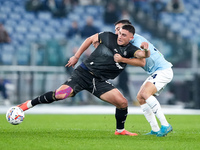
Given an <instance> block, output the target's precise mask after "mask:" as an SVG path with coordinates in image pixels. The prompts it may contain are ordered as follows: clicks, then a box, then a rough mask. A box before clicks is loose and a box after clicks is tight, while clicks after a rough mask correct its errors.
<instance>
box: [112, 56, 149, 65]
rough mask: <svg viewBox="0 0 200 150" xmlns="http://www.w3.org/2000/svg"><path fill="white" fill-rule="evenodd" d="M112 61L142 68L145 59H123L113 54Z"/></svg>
mask: <svg viewBox="0 0 200 150" xmlns="http://www.w3.org/2000/svg"><path fill="white" fill-rule="evenodd" d="M114 60H115V62H123V63H126V64H129V65H132V66H139V67H144V66H145V64H146V60H145V58H131V59H130V58H125V57H122V56H121V55H120V54H115V55H114Z"/></svg>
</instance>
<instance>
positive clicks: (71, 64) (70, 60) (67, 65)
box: [65, 56, 78, 67]
mask: <svg viewBox="0 0 200 150" xmlns="http://www.w3.org/2000/svg"><path fill="white" fill-rule="evenodd" d="M77 62H78V58H77V57H75V56H72V57H71V58H70V59H69V61H68V63H67V64H66V65H65V67H71V66H72V67H74V66H75V65H76V63H77Z"/></svg>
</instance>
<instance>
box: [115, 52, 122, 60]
mask: <svg viewBox="0 0 200 150" xmlns="http://www.w3.org/2000/svg"><path fill="white" fill-rule="evenodd" d="M121 59H122V56H121V55H120V54H115V55H114V61H115V62H121Z"/></svg>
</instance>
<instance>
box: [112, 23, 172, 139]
mask: <svg viewBox="0 0 200 150" xmlns="http://www.w3.org/2000/svg"><path fill="white" fill-rule="evenodd" d="M125 24H131V23H130V21H129V20H120V21H118V22H116V23H115V33H116V34H118V31H119V29H120V28H121V27H122V26H123V25H125ZM130 42H131V43H132V44H133V45H135V46H137V47H141V48H142V47H144V45H145V44H148V45H149V49H150V52H151V55H150V57H149V58H146V59H145V61H146V63H145V66H144V67H142V68H143V69H144V70H145V71H146V72H147V73H148V74H149V75H150V76H149V77H148V78H147V79H146V80H145V81H144V83H143V84H142V86H141V88H140V90H139V92H138V94H137V100H138V101H139V103H140V106H141V108H142V110H143V113H144V116H145V117H146V119H147V121H148V122H149V123H150V126H151V129H152V130H151V132H149V133H147V135H156V136H158V137H163V136H166V135H167V134H168V133H169V132H171V131H172V126H171V125H170V124H169V123H168V121H167V120H166V118H165V115H164V113H163V112H162V110H161V106H160V103H159V102H158V100H157V99H156V97H155V96H158V95H159V94H160V92H161V91H162V90H163V88H164V87H165V86H166V85H167V84H168V83H169V82H171V80H172V78H173V71H172V68H171V67H172V64H171V63H170V62H168V61H167V60H166V59H165V58H164V56H163V55H162V54H161V53H160V52H159V51H158V50H157V49H156V48H155V47H154V46H153V44H151V43H150V42H149V41H148V40H146V39H145V38H144V37H142V36H140V35H139V34H134V38H133V39H132V40H131V41H130ZM114 59H115V61H116V62H123V63H127V64H130V65H134V66H137V61H138V59H137V58H132V59H127V58H124V57H121V55H119V54H115V56H114ZM155 116H156V117H157V118H158V119H159V121H160V123H161V128H159V125H158V122H157V120H156V117H155Z"/></svg>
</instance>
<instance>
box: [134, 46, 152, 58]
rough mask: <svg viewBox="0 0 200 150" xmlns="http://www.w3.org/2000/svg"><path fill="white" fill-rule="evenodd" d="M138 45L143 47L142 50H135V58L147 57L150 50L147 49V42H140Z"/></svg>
mask: <svg viewBox="0 0 200 150" xmlns="http://www.w3.org/2000/svg"><path fill="white" fill-rule="evenodd" d="M140 47H141V48H142V49H143V51H141V50H138V51H136V52H135V54H134V56H135V57H136V58H147V57H149V56H150V54H151V53H150V50H149V44H148V43H147V42H142V43H141V45H140Z"/></svg>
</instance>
